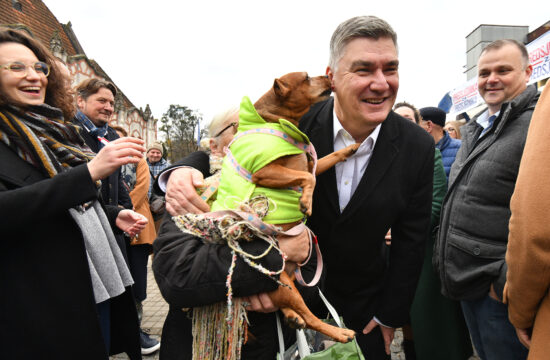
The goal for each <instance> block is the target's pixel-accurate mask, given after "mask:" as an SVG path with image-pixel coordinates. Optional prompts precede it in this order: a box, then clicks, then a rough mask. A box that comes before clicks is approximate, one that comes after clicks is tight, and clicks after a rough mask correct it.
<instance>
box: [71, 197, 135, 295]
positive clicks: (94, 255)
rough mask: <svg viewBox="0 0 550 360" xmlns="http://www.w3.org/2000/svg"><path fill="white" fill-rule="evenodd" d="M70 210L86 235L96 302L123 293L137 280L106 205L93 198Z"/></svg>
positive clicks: (85, 241)
mask: <svg viewBox="0 0 550 360" xmlns="http://www.w3.org/2000/svg"><path fill="white" fill-rule="evenodd" d="M69 212H70V214H71V216H72V217H73V219H74V220H75V222H76V223H77V224H78V226H79V227H80V230H81V231H82V234H83V236H84V244H85V246H86V254H87V256H88V265H89V267H90V275H91V277H92V287H93V289H94V297H95V302H96V303H100V302H103V301H105V300H108V299H110V298H113V297H115V296H118V295H120V294H122V293H123V292H124V288H125V287H126V286H130V285H132V284H133V283H134V281H133V279H132V275H131V274H130V270H128V266H127V265H126V261H124V257H123V256H122V252H121V251H120V249H119V247H118V244H117V242H116V239H115V235H114V234H113V231H112V230H111V225H110V223H109V220H108V219H107V216H106V215H105V212H104V211H103V208H102V207H101V205H100V204H99V203H98V202H97V201H94V202H93V203H92V206H91V207H89V208H87V209H86V210H84V211H79V210H75V209H69Z"/></svg>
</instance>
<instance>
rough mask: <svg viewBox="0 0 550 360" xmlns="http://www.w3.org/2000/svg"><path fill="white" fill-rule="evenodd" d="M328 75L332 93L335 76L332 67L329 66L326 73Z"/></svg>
mask: <svg viewBox="0 0 550 360" xmlns="http://www.w3.org/2000/svg"><path fill="white" fill-rule="evenodd" d="M325 74H327V76H328V79H329V80H330V88H331V89H332V91H334V74H333V73H332V69H331V68H330V66H327V71H326V72H325Z"/></svg>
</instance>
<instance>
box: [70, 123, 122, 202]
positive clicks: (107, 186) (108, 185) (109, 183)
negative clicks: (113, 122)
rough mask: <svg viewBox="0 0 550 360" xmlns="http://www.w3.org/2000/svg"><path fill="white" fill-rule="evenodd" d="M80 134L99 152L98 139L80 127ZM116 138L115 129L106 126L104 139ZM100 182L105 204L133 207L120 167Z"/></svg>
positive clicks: (94, 150) (93, 149) (91, 147)
mask: <svg viewBox="0 0 550 360" xmlns="http://www.w3.org/2000/svg"><path fill="white" fill-rule="evenodd" d="M75 123H77V124H78V121H77V120H75ZM80 136H82V138H83V139H84V141H85V142H86V144H87V145H88V146H89V147H90V149H92V151H93V152H95V153H96V154H97V153H98V152H99V141H98V140H97V138H95V137H93V136H92V135H90V133H88V132H87V131H86V130H84V129H81V131H80ZM118 138H119V136H118V134H117V133H116V131H115V130H114V129H113V128H111V127H108V128H107V135H105V139H107V140H109V141H113V140H116V139H118ZM101 182H102V184H101V195H102V196H103V201H105V204H107V205H113V206H118V205H120V206H122V207H123V208H125V209H132V208H133V205H132V199H130V194H128V190H126V187H125V186H124V181H123V179H122V176H121V174H120V168H119V169H117V170H116V171H115V172H114V173H112V174H111V175H109V177H108V178H107V179H104V180H102V181H101Z"/></svg>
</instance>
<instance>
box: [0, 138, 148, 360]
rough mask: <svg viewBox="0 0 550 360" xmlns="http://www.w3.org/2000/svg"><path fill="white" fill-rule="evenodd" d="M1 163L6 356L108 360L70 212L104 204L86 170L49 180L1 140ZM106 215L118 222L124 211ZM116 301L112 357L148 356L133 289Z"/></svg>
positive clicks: (0, 318) (0, 315)
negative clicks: (94, 203) (99, 202)
mask: <svg viewBox="0 0 550 360" xmlns="http://www.w3.org/2000/svg"><path fill="white" fill-rule="evenodd" d="M0 164H1V165H0V204H1V206H0V219H2V220H1V221H2V223H1V229H2V239H3V251H2V253H1V254H2V255H1V259H0V293H1V294H2V295H1V296H0V309H1V310H0V324H2V326H0V338H2V344H3V349H2V352H1V354H0V357H2V358H6V359H33V360H34V359H90V360H97V359H107V358H108V356H107V353H106V351H105V345H104V342H103V338H102V335H101V331H100V328H99V323H98V319H97V311H96V305H95V300H94V295H93V290H92V284H91V277H90V269H89V267H88V260H87V257H86V251H85V246H84V239H83V237H82V233H81V231H80V229H79V227H78V226H77V224H76V223H75V221H74V220H73V219H72V217H71V216H70V214H69V212H68V210H67V209H69V208H71V207H73V206H76V205H79V204H82V203H84V202H87V201H91V200H94V199H98V190H97V187H96V186H95V183H94V182H93V181H92V179H91V177H90V173H89V172H88V168H87V166H86V165H80V166H77V167H75V168H72V169H70V170H68V171H66V172H64V173H61V174H59V175H57V176H55V177H53V178H46V177H45V176H44V175H43V174H42V173H41V172H39V171H38V170H37V169H36V168H35V167H33V166H32V165H30V164H29V163H27V162H25V161H24V160H22V159H21V158H19V156H17V155H16V154H15V153H14V152H13V151H12V150H11V149H9V148H8V147H7V146H5V145H4V144H3V143H2V142H0ZM106 210H107V211H106V213H107V216H108V217H109V220H110V221H111V223H112V224H114V220H115V219H116V216H117V215H118V212H119V211H120V210H119V209H117V208H114V207H109V208H107V209H106ZM111 304H112V305H111V306H112V315H113V316H112V319H111V322H112V330H111V331H112V339H111V340H112V350H113V352H121V351H126V352H128V353H129V354H132V358H133V359H139V358H141V355H140V350H139V342H138V337H137V335H135V336H132V335H131V334H137V331H138V328H137V314H136V311H135V306H133V303H132V298H131V296H130V290H129V288H128V289H127V291H126V292H125V293H124V294H122V295H120V296H118V297H116V298H114V299H112V303H111ZM129 334H130V335H129Z"/></svg>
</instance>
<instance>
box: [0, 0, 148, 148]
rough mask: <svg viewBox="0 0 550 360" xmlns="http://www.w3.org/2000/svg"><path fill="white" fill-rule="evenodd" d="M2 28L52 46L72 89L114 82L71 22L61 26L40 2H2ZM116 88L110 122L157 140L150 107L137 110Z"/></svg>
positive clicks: (14, 0) (129, 131)
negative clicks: (102, 81) (95, 82)
mask: <svg viewBox="0 0 550 360" xmlns="http://www.w3.org/2000/svg"><path fill="white" fill-rule="evenodd" d="M0 25H2V26H7V27H10V28H14V29H19V30H24V31H26V32H27V33H28V34H30V35H31V36H33V37H34V38H35V39H38V40H40V41H41V42H42V43H43V44H45V45H46V46H47V47H49V49H50V50H51V51H52V53H53V54H54V55H55V56H57V57H58V58H59V59H61V60H63V61H64V62H65V63H66V64H67V66H68V68H69V71H70V72H71V75H72V77H73V86H76V85H78V84H79V83H80V82H81V81H83V80H85V79H88V78H101V79H105V80H108V81H111V82H113V81H112V80H111V78H110V77H109V75H107V73H106V72H105V71H104V70H103V69H102V68H101V66H99V64H98V63H97V62H95V61H94V60H92V59H89V58H88V56H86V53H85V52H84V49H83V48H82V46H81V45H80V43H79V41H78V39H77V37H76V35H75V33H74V32H73V30H72V26H71V23H70V22H69V23H67V24H61V23H60V22H59V21H58V20H57V18H56V17H55V15H54V14H53V13H52V12H51V11H50V9H48V7H47V6H46V4H44V3H43V2H42V1H41V0H0ZM113 83H114V82H113ZM115 85H116V84H115ZM117 88H118V90H119V91H118V93H117V96H116V97H115V112H114V114H113V118H112V119H111V123H112V124H113V125H114V124H117V125H119V126H122V127H123V128H125V129H126V130H127V131H128V134H129V135H130V136H134V137H139V138H142V139H143V140H145V143H146V144H150V143H152V142H153V141H155V140H156V138H157V119H154V118H153V115H152V113H151V109H150V108H149V104H147V105H146V106H145V110H142V109H141V108H137V107H136V106H135V105H134V104H133V103H132V102H131V101H130V99H128V98H127V97H126V95H124V92H123V91H122V89H120V88H119V87H118V86H117Z"/></svg>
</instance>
